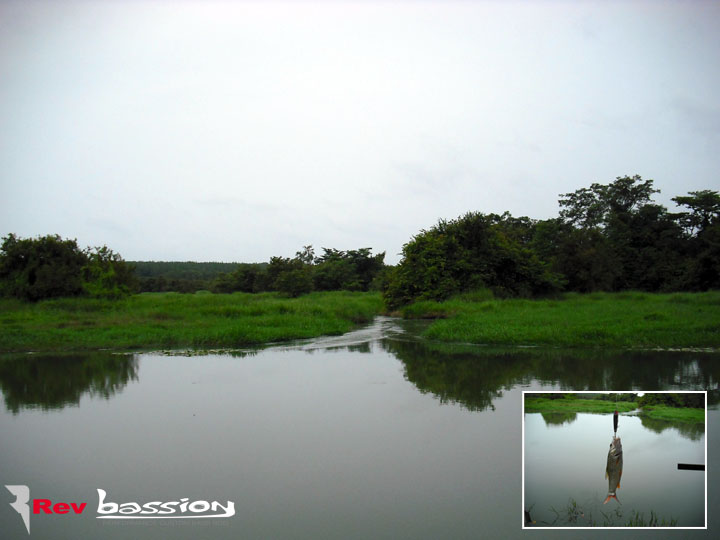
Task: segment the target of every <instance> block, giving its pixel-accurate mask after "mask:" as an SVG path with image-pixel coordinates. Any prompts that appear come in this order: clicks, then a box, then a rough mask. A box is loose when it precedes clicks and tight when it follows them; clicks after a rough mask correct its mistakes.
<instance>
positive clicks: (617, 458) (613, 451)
mask: <svg viewBox="0 0 720 540" xmlns="http://www.w3.org/2000/svg"><path fill="white" fill-rule="evenodd" d="M622 470H623V451H622V443H621V442H620V438H619V437H613V440H612V442H611V443H610V450H609V451H608V458H607V467H606V468H605V478H607V479H608V494H607V498H606V499H605V501H604V502H603V504H605V503H607V502H608V501H609V500H610V499H615V500H616V501H617V500H618V498H617V494H616V493H617V490H618V489H619V488H620V477H621V476H622ZM618 502H620V501H618Z"/></svg>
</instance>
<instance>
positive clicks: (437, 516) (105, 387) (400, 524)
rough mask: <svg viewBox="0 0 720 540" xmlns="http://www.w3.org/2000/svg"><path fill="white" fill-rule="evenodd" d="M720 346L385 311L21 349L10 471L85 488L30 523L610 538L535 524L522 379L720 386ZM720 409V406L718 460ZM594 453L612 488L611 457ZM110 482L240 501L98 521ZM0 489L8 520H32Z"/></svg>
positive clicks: (68, 527)
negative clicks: (228, 344)
mask: <svg viewBox="0 0 720 540" xmlns="http://www.w3.org/2000/svg"><path fill="white" fill-rule="evenodd" d="M719 360H720V358H719V357H718V355H717V354H715V355H713V354H709V353H699V352H698V353H693V352H682V353H669V352H665V353H661V352H634V353H618V352H607V351H606V352H598V351H570V352H568V351H562V350H536V349H515V350H499V349H498V350H496V349H489V348H485V347H476V346H450V347H448V346H444V345H440V344H434V343H427V342H424V341H422V340H420V339H418V338H416V337H415V335H414V332H413V331H412V330H410V331H406V329H405V328H404V327H403V326H402V325H400V324H399V323H398V322H397V321H395V320H393V319H387V318H379V319H378V320H377V321H376V322H375V323H374V324H373V325H370V326H369V327H367V328H364V329H361V330H359V331H356V332H352V333H350V334H348V335H346V336H341V337H338V338H320V339H316V340H309V341H305V342H301V343H296V344H293V345H291V346H288V345H283V346H277V347H269V348H266V349H263V350H243V351H232V352H230V351H216V352H204V353H197V352H187V353H178V352H175V353H173V354H167V353H164V354H161V353H133V354H111V353H95V354H92V355H71V356H67V355H21V356H19V357H18V356H14V357H6V358H3V359H0V390H1V391H2V396H3V400H2V403H3V406H2V410H1V411H0V433H2V437H1V438H0V471H2V473H1V475H2V484H4V485H28V486H29V487H30V496H31V498H45V499H51V500H53V502H55V501H65V502H71V501H85V502H87V503H88V504H87V509H86V510H85V511H84V512H83V513H82V514H80V515H72V514H71V515H31V527H32V529H31V530H32V537H33V538H73V539H76V538H127V537H129V536H134V537H136V538H140V539H142V538H166V537H172V538H479V537H481V538H520V537H522V536H524V535H527V534H528V533H529V532H530V533H533V534H536V535H537V536H538V537H541V538H557V537H558V536H563V534H564V533H571V535H570V536H567V537H568V538H569V537H572V538H583V537H590V536H592V533H595V535H594V536H592V537H593V538H597V537H598V534H601V535H602V534H605V533H603V532H602V531H523V530H522V523H523V506H522V505H523V501H522V484H521V478H522V444H521V443H522V418H523V415H522V391H523V390H526V389H533V390H550V389H554V390H559V389H574V390H656V389H693V390H710V391H711V396H717V388H718V385H717V381H718V380H719V378H720V377H719V375H720V370H719V369H718V366H720V361H719ZM713 399H715V398H714V397H713ZM719 420H720V419H719V418H718V413H717V411H716V410H713V411H710V412H709V417H708V422H709V424H708V425H709V428H708V437H709V438H708V453H709V461H710V462H712V455H713V452H716V451H717V444H718V441H717V436H716V435H715V434H714V432H716V431H717V428H716V429H713V428H714V427H715V426H720V423H718V421H719ZM603 444H604V445H605V446H607V442H603ZM602 450H603V449H602V448H598V452H602ZM605 452H606V450H605ZM634 453H635V452H633V453H630V452H628V456H631V455H633V454H634ZM628 459H630V458H628ZM598 467H599V471H600V472H598ZM587 469H588V471H592V472H591V473H590V472H588V474H592V476H593V478H597V479H598V480H599V486H598V487H595V486H593V487H592V488H591V489H594V490H597V491H598V492H600V491H601V490H602V476H603V471H604V464H603V462H602V459H601V463H600V465H597V464H595V463H588V465H587ZM630 470H633V475H634V474H635V471H636V470H639V469H638V468H637V467H636V466H633V468H632V469H631V468H630V465H628V471H630ZM709 470H710V473H709V475H710V476H709V478H708V480H709V486H710V487H709V489H710V493H709V495H710V499H709V501H708V504H709V506H710V507H712V505H713V502H715V503H717V502H718V497H717V493H716V491H715V488H714V487H713V486H714V485H717V480H718V475H715V476H713V474H714V473H713V472H712V467H710V469H709ZM628 474H630V472H628ZM713 479H715V482H713ZM97 488H102V489H104V490H105V491H107V493H108V497H109V500H113V501H116V502H118V503H124V502H128V501H137V502H139V503H143V502H148V501H172V500H175V501H177V500H180V499H181V498H184V497H187V498H188V499H189V501H199V500H206V501H222V502H226V501H233V502H234V504H235V510H236V514H235V515H234V516H233V517H231V518H224V519H208V520H168V519H165V520H154V521H145V520H140V521H120V520H116V521H113V520H100V519H96V515H97V513H96V509H97V502H98V496H97V491H96V490H97ZM625 489H626V488H625V487H624V486H623V488H622V490H621V491H620V494H621V495H620V496H621V497H622V493H623V491H624V490H625ZM627 491H628V493H629V492H631V490H630V489H628V490H627ZM0 492H1V493H2V494H1V495H0V529H1V530H3V531H7V535H8V537H10V538H16V537H17V538H19V537H25V535H27V531H26V530H25V527H24V525H23V522H22V519H21V518H20V516H19V515H18V514H17V513H16V512H15V511H14V510H13V509H12V508H11V507H10V506H9V505H10V503H11V502H13V501H14V497H13V496H12V495H11V494H10V493H9V492H8V491H7V490H3V489H0ZM621 500H622V499H621ZM623 502H624V501H623ZM718 525H720V522H718V521H717V520H714V518H713V516H712V515H710V521H709V526H710V530H709V531H705V530H694V531H686V535H687V536H689V537H691V538H692V537H705V536H708V535H709V534H710V532H711V531H712V529H713V528H714V527H717V526H718ZM606 532H610V531H606ZM611 532H613V533H614V534H613V536H618V535H619V536H623V535H625V536H626V537H627V538H630V537H631V536H630V534H629V533H628V532H626V531H611ZM671 532H672V531H657V533H659V535H660V537H662V534H670V533H671ZM586 533H587V536H583V535H585V534H586ZM655 536H657V535H655Z"/></svg>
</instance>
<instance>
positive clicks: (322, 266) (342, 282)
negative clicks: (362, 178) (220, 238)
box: [0, 234, 385, 301]
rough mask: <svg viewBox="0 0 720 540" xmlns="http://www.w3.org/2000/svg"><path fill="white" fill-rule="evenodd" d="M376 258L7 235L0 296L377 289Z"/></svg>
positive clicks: (368, 253) (362, 252)
mask: <svg viewBox="0 0 720 540" xmlns="http://www.w3.org/2000/svg"><path fill="white" fill-rule="evenodd" d="M384 258H385V254H384V253H380V254H377V255H373V254H372V250H371V249H370V248H360V249H357V250H348V251H340V250H337V249H332V248H323V254H322V255H321V256H318V257H316V256H315V252H314V250H313V248H312V246H305V247H304V248H303V249H302V251H298V252H297V253H296V255H295V257H292V258H289V257H279V256H278V257H271V258H270V261H269V262H267V263H253V264H246V263H214V262H209V263H194V262H154V261H153V262H134V263H130V262H127V261H125V260H124V259H123V258H122V257H121V256H120V255H119V254H118V253H115V252H113V251H112V250H111V249H109V248H108V247H106V246H103V247H98V248H86V249H80V247H79V246H78V244H77V241H76V240H64V239H62V238H61V237H60V236H58V235H47V236H42V237H38V238H18V237H17V236H16V235H14V234H9V235H8V236H6V237H5V238H3V243H2V246H1V247H0V296H5V297H15V298H19V299H22V300H28V301H38V300H43V299H46V298H54V297H68V296H91V297H95V298H120V297H122V296H126V295H128V294H132V293H136V292H167V291H175V292H184V293H192V292H197V291H199V290H210V291H212V292H216V293H231V292H238V291H239V292H249V293H253V292H266V291H278V292H281V293H284V294H286V295H289V296H299V295H301V294H305V293H309V292H311V291H315V290H317V291H330V290H349V291H368V290H371V289H374V290H379V289H380V284H381V280H380V277H381V274H382V272H383V271H384V269H385V263H384Z"/></svg>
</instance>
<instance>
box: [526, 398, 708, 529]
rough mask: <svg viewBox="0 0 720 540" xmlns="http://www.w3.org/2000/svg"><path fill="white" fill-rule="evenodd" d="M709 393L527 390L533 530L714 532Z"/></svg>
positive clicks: (528, 504)
mask: <svg viewBox="0 0 720 540" xmlns="http://www.w3.org/2000/svg"><path fill="white" fill-rule="evenodd" d="M706 407H707V393H706V392H613V393H610V392H602V393H599V392H523V528H530V527H546V528H568V527H569V528H595V527H610V528H625V527H641V528H656V527H660V528H707V475H706V472H705V465H706V456H707V442H706V425H707V423H706V418H707V415H706Z"/></svg>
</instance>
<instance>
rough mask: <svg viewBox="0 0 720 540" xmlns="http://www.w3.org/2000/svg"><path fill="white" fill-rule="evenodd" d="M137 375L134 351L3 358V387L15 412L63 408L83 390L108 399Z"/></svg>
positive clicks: (0, 385) (0, 366)
mask: <svg viewBox="0 0 720 540" xmlns="http://www.w3.org/2000/svg"><path fill="white" fill-rule="evenodd" d="M137 379H138V361H137V359H136V358H135V357H134V356H132V355H118V354H109V353H88V354H75V355H62V356H58V355H54V356H50V355H33V356H23V357H20V358H12V359H10V358H8V359H4V360H0V389H2V393H3V396H4V398H5V406H6V407H7V409H8V410H9V411H11V412H12V413H13V414H17V413H18V412H19V411H20V409H25V408H27V409H35V408H40V409H42V410H50V409H62V408H63V407H66V406H70V405H78V404H79V403H80V398H81V397H82V395H83V394H88V395H90V396H92V397H96V396H99V397H103V398H105V399H109V398H110V397H111V396H113V395H115V394H116V393H118V392H120V391H122V389H123V388H124V387H125V386H126V385H127V384H128V382H129V381H136V380H137Z"/></svg>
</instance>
